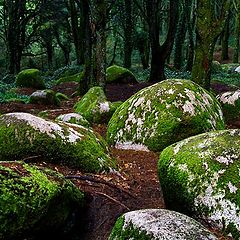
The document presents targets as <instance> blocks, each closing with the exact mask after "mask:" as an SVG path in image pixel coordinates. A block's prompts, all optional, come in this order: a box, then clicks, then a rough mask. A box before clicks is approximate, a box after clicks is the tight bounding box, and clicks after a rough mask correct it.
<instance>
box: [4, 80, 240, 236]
mask: <svg viewBox="0 0 240 240" xmlns="http://www.w3.org/2000/svg"><path fill="white" fill-rule="evenodd" d="M148 85H149V84H134V85H131V84H111V85H108V86H107V89H106V94H107V97H108V99H109V100H110V101H119V100H120V101H124V100H126V99H127V98H128V97H130V96H131V95H132V94H133V93H135V92H137V91H138V90H140V89H142V88H143V87H146V86H148ZM212 87H213V89H214V91H215V92H218V93H219V92H223V91H227V90H229V89H230V88H229V87H228V86H225V85H223V84H220V83H214V84H213V86H212ZM53 89H54V90H55V91H59V92H62V93H64V94H66V95H68V96H69V97H70V100H69V101H66V102H64V103H63V104H62V106H61V107H57V108H56V106H51V105H48V106H46V105H39V104H23V103H17V102H11V103H6V104H0V113H8V112H29V113H32V114H38V113H39V112H40V111H43V110H49V118H50V119H54V118H55V117H56V116H58V115H59V114H62V113H68V112H73V105H74V103H75V102H76V101H77V100H78V98H79V97H76V96H74V95H75V94H74V93H75V91H76V89H77V85H76V83H64V84H61V85H60V86H57V87H54V88H53ZM18 91H19V93H24V94H27V95H29V94H31V93H32V92H33V91H34V90H33V89H26V88H24V89H18ZM228 126H229V127H231V128H234V127H237V128H239V127H240V120H239V119H237V120H234V121H231V122H230V123H229V124H228ZM93 128H94V130H95V131H96V132H98V133H100V134H101V135H102V136H103V137H105V136H106V129H107V126H106V125H105V124H96V125H94V126H93ZM111 153H112V156H113V157H114V158H116V160H117V162H118V166H119V169H118V170H117V171H114V172H111V173H107V174H106V173H105V174H98V175H96V174H95V175H93V174H84V173H82V172H80V171H78V170H76V169H70V168H68V167H66V166H61V165H52V164H46V163H44V162H41V163H37V164H40V165H44V166H45V165H47V166H48V167H50V168H53V169H54V170H56V171H59V172H61V173H63V174H64V175H65V176H66V178H69V179H71V180H72V181H73V182H74V184H76V186H78V187H79V188H80V189H81V190H82V191H84V192H85V193H86V197H87V206H86V208H85V212H84V213H83V223H82V225H83V226H85V228H84V233H82V237H81V238H80V239H84V240H105V239H107V238H108V236H109V233H110V231H111V229H112V227H113V225H114V223H115V221H116V219H117V217H119V216H120V215H121V214H123V213H124V212H127V211H131V210H136V209H145V208H165V204H164V198H163V194H162V191H161V187H160V183H159V180H158V177H157V161H158V158H159V153H153V152H142V151H133V150H119V149H115V148H112V149H111ZM160 182H161V180H160ZM210 230H211V231H213V232H215V233H216V234H217V235H218V237H219V239H230V238H224V237H223V236H222V235H221V233H219V232H218V231H217V230H215V229H210ZM78 237H79V236H78ZM62 239H66V240H67V239H73V238H68V237H66V238H64V237H63V238H62ZM78 239H79V238H78Z"/></svg>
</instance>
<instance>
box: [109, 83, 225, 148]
mask: <svg viewBox="0 0 240 240" xmlns="http://www.w3.org/2000/svg"><path fill="white" fill-rule="evenodd" d="M212 129H224V121H223V116H222V110H221V107H220V104H219V103H218V101H217V100H216V99H215V98H214V97H213V96H211V94H210V93H208V92H207V91H206V90H204V89H203V88H201V87H200V86H198V85H197V84H195V83H193V82H192V81H189V80H182V79H169V80H165V81H162V82H160V83H157V84H154V85H152V86H149V87H147V88H144V89H142V90H141V91H139V92H138V93H136V94H134V95H133V96H132V97H131V98H129V99H128V100H127V101H125V102H124V103H123V104H122V105H121V106H120V107H119V108H118V109H117V110H116V112H115V113H114V114H113V116H112V118H111V119H110V121H109V124H108V132H107V139H108V142H109V144H111V145H114V146H124V147H125V146H127V145H129V146H130V147H132V146H133V145H136V146H139V145H141V146H145V149H149V150H153V151H161V150H162V149H163V148H165V147H166V146H168V145H170V144H172V143H174V142H177V141H179V140H182V139H184V138H186V137H189V136H192V135H196V134H199V133H202V132H206V131H209V130H212ZM128 143H131V144H128Z"/></svg>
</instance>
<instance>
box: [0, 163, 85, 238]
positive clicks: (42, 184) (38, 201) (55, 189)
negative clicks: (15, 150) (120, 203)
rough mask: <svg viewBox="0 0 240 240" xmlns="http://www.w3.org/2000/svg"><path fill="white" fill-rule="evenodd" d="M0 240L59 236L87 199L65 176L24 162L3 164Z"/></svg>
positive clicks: (0, 176) (0, 196)
mask: <svg viewBox="0 0 240 240" xmlns="http://www.w3.org/2000/svg"><path fill="white" fill-rule="evenodd" d="M0 193H1V194H0V239H2V240H7V239H32V238H28V237H30V236H31V237H32V236H34V235H39V234H40V235H43V236H44V235H45V237H48V235H47V236H46V234H47V232H51V233H54V232H55V234H56V232H59V231H60V232H62V233H63V230H64V229H65V230H66V228H65V227H64V226H65V225H67V222H68V219H69V220H70V218H71V215H72V214H75V213H76V211H77V209H79V208H81V207H82V206H83V205H84V195H83V193H82V192H81V191H80V190H79V189H78V188H77V187H76V186H74V184H72V183H71V181H69V180H66V179H65V178H64V176H63V175H61V174H59V173H57V172H54V171H52V170H50V169H46V168H38V167H34V166H30V165H28V164H26V163H23V162H7V161H3V162H0Z"/></svg>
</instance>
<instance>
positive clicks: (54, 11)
mask: <svg viewBox="0 0 240 240" xmlns="http://www.w3.org/2000/svg"><path fill="white" fill-rule="evenodd" d="M239 38H240V3H239V1H237V0H226V1H225V0H217V1H211V0H168V1H163V0H115V1H114V0H100V1H96V0H91V1H90V0H57V1H51V0H31V1H30V0H1V1H0V51H1V53H2V54H1V56H0V76H1V78H3V77H4V76H6V75H7V74H11V75H15V74H17V73H19V72H20V71H21V70H22V69H26V68H37V69H39V70H41V71H42V72H43V73H44V74H46V75H51V74H52V73H53V72H54V71H55V70H57V69H59V68H61V67H64V66H73V65H74V66H82V68H83V69H84V74H83V76H82V79H83V81H81V92H82V93H84V92H86V91H87V90H88V89H89V88H90V87H91V86H94V85H97V86H102V87H104V86H105V84H106V68H107V67H108V66H111V65H114V64H116V65H119V66H123V67H125V68H128V69H132V70H133V71H134V69H135V71H136V72H139V71H142V72H143V73H146V72H147V73H148V77H147V80H148V81H150V82H159V81H161V80H163V79H166V78H167V76H166V71H168V68H171V69H174V71H181V72H185V73H186V74H188V73H191V74H190V75H188V77H189V78H190V77H191V78H192V80H193V81H195V82H197V83H199V84H200V85H202V86H203V87H205V88H206V89H209V88H210V79H211V72H212V62H213V60H214V58H213V57H214V52H216V51H219V52H221V56H220V57H219V59H218V60H219V61H220V62H224V61H225V62H234V63H238V62H239ZM229 49H230V50H231V51H232V52H231V54H232V55H231V56H229ZM166 67H168V68H167V69H166ZM186 74H185V75H186Z"/></svg>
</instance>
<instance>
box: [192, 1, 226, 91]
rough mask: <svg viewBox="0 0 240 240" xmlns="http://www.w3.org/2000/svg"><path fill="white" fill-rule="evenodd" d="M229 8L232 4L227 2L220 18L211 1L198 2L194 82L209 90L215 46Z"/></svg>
mask: <svg viewBox="0 0 240 240" xmlns="http://www.w3.org/2000/svg"><path fill="white" fill-rule="evenodd" d="M229 7H230V2H229V1H225V2H224V3H223V7H222V12H221V14H220V17H219V18H218V17H217V16H216V15H215V12H214V5H213V4H212V1H211V0H198V2H197V23H196V31H197V38H196V49H195V59H194V65H193V69H192V80H193V81H194V82H196V83H198V84H199V85H201V86H202V87H204V88H206V89H208V90H209V88H210V80H211V65H212V59H213V51H214V46H215V43H216V40H217V38H218V36H219V35H220V33H221V32H222V29H223V27H224V23H225V19H226V14H227V13H228V11H229Z"/></svg>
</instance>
